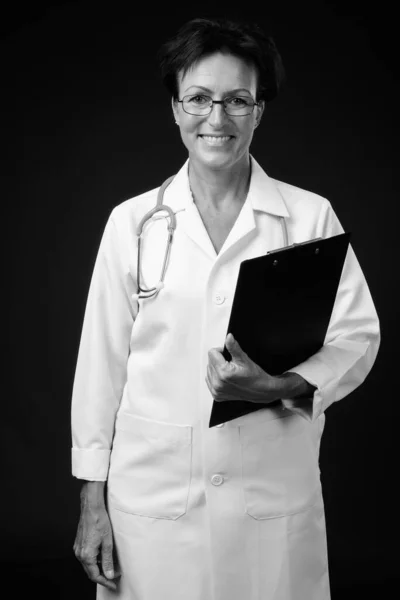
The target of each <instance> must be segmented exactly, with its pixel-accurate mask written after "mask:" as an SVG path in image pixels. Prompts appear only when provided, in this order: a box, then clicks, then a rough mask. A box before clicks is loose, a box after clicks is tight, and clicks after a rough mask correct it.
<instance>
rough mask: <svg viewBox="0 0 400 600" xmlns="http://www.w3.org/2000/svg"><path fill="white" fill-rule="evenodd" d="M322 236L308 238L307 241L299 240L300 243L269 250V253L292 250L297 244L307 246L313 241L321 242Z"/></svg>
mask: <svg viewBox="0 0 400 600" xmlns="http://www.w3.org/2000/svg"><path fill="white" fill-rule="evenodd" d="M322 239H323V238H322V237H318V238H314V239H313V240H307V241H306V242H299V243H298V244H291V246H284V247H283V248H277V249H276V250H269V251H268V252H267V254H275V252H283V251H284V250H290V249H292V248H296V247H297V246H306V245H307V244H311V243H312V242H319V241H320V240H322Z"/></svg>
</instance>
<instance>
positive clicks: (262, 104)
mask: <svg viewBox="0 0 400 600" xmlns="http://www.w3.org/2000/svg"><path fill="white" fill-rule="evenodd" d="M264 109H265V101H264V100H260V102H259V103H258V106H257V107H256V110H257V113H256V122H255V125H254V129H255V128H256V127H258V126H259V124H260V121H261V117H262V116H263V112H264Z"/></svg>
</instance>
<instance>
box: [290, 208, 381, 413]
mask: <svg viewBox="0 0 400 600" xmlns="http://www.w3.org/2000/svg"><path fill="white" fill-rule="evenodd" d="M340 233H343V228H342V226H341V224H340V222H339V219H338V218H337V216H336V214H335V212H334V210H333V209H332V206H331V205H330V203H329V202H328V201H327V200H326V201H325V202H324V204H323V206H322V209H321V213H320V217H319V222H318V231H317V237H323V238H327V237H331V236H334V235H338V234H340ZM379 345H380V327H379V319H378V315H377V313H376V310H375V306H374V303H373V300H372V297H371V294H370V291H369V288H368V285H367V282H366V280H365V277H364V275H363V272H362V270H361V268H360V265H359V263H358V260H357V257H356V255H355V253H354V251H353V248H352V247H351V245H350V246H349V249H348V252H347V256H346V260H345V264H344V267H343V271H342V276H341V279H340V283H339V288H338V292H337V295H336V299H335V304H334V308H333V312H332V316H331V320H330V323H329V327H328V331H327V334H326V337H325V341H324V345H323V347H322V348H321V350H319V352H317V353H316V354H314V355H313V356H311V357H310V358H309V359H308V360H306V361H304V362H303V363H301V364H299V365H297V366H295V367H293V368H291V369H288V371H287V372H294V373H298V374H299V375H301V376H302V377H303V378H304V379H305V380H306V381H308V382H309V383H310V384H311V385H313V386H315V387H316V388H317V389H316V390H315V392H314V395H313V398H309V399H283V400H282V402H283V405H284V406H285V407H286V408H287V409H290V410H292V411H293V412H297V413H299V414H300V415H301V416H303V417H304V418H305V419H307V420H308V421H314V420H315V419H317V418H318V417H319V416H320V415H321V414H322V413H323V412H324V411H325V410H326V409H327V408H328V406H330V405H331V404H332V403H333V402H336V401H338V400H340V399H342V398H344V397H345V396H347V395H348V394H350V392H352V391H353V390H355V389H356V388H357V387H358V386H359V385H360V384H361V383H362V382H363V381H364V380H365V378H366V377H367V375H368V373H369V371H370V370H371V368H372V366H373V364H374V362H375V359H376V356H377V353H378V349H379Z"/></svg>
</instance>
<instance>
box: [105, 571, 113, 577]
mask: <svg viewBox="0 0 400 600" xmlns="http://www.w3.org/2000/svg"><path fill="white" fill-rule="evenodd" d="M105 576H106V577H107V579H114V571H106V572H105Z"/></svg>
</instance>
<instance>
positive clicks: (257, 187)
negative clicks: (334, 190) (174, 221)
mask: <svg viewBox="0 0 400 600" xmlns="http://www.w3.org/2000/svg"><path fill="white" fill-rule="evenodd" d="M250 160H251V179H250V187H249V192H248V195H247V201H248V203H249V204H250V205H251V207H252V208H253V210H258V211H263V212H266V213H269V214H272V215H277V216H279V217H288V216H289V212H288V210H287V208H286V204H285V201H284V199H283V197H282V195H281V193H280V191H279V190H278V188H277V186H276V184H275V183H274V181H273V180H272V179H270V177H268V175H267V174H266V173H265V171H264V170H263V169H262V167H261V166H260V165H259V164H258V162H257V161H256V160H255V159H254V158H253V157H252V156H250ZM164 196H165V198H164V203H165V204H168V206H170V207H171V208H172V209H173V210H174V211H175V212H178V211H181V210H184V209H187V208H189V207H190V205H192V204H193V196H192V192H191V190H190V185H189V159H188V160H187V161H186V162H185V163H184V165H183V166H182V168H181V169H180V170H179V171H178V173H177V174H176V176H175V179H174V180H173V181H172V183H171V184H170V185H169V186H168V187H167V189H166V190H165V194H164Z"/></svg>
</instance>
